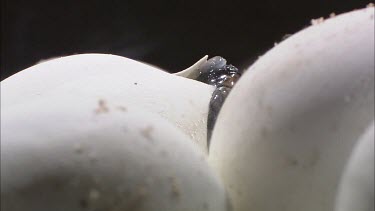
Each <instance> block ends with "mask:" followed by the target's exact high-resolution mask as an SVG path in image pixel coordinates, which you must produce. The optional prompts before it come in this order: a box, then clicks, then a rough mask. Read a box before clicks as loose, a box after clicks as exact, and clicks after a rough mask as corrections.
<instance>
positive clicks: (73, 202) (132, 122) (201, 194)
mask: <svg viewBox="0 0 375 211" xmlns="http://www.w3.org/2000/svg"><path fill="white" fill-rule="evenodd" d="M140 81H141V80H140ZM140 83H141V82H140ZM70 99H75V100H76V101H72V102H70V101H68V100H70ZM117 103H118V101H111V100H108V101H101V100H99V101H98V100H96V99H87V98H85V99H83V100H81V101H80V99H79V97H73V98H72V97H70V96H67V95H65V96H64V95H63V96H55V97H50V98H43V99H39V100H34V101H32V102H29V103H27V104H23V103H19V104H18V105H14V106H11V107H7V108H5V109H4V110H2V115H1V210H7V211H24V210H30V211H67V210H69V211H78V210H111V211H117V210H118V211H120V210H121V211H126V210H129V211H135V210H137V211H138V210H139V211H154V210H164V211H193V210H194V211H195V210H196V211H198V210H202V211H203V210H212V211H227V210H228V209H229V208H228V207H229V201H228V198H227V196H226V193H225V189H224V186H223V185H222V183H221V181H220V180H219V179H218V177H217V176H216V175H215V173H214V172H213V171H212V170H211V169H210V167H209V166H208V163H207V160H206V156H205V154H204V153H203V152H201V150H200V149H199V147H198V146H195V145H194V144H193V143H192V142H191V141H189V138H188V136H187V135H185V134H184V133H183V132H181V131H180V130H178V129H177V128H176V127H175V126H173V125H172V124H171V123H169V122H168V121H166V120H164V119H162V118H161V117H159V116H157V115H155V114H151V113H148V112H146V111H142V110H139V108H134V107H127V109H126V110H124V109H123V108H119V107H118V104H117Z"/></svg>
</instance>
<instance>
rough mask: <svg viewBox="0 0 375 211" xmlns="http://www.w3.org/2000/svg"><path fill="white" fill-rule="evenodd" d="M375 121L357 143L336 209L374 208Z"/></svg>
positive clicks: (369, 210)
mask: <svg viewBox="0 0 375 211" xmlns="http://www.w3.org/2000/svg"><path fill="white" fill-rule="evenodd" d="M374 138H375V137H374V123H372V125H371V126H370V127H368V129H367V130H366V131H365V133H364V134H363V135H362V136H361V138H360V139H359V141H358V143H357V144H356V146H355V148H354V150H353V153H352V155H351V157H350V159H349V162H348V164H347V166H346V168H345V171H344V174H343V177H342V179H341V182H340V186H339V191H338V197H337V201H336V202H337V203H336V209H335V210H336V211H353V210H361V211H373V210H374Z"/></svg>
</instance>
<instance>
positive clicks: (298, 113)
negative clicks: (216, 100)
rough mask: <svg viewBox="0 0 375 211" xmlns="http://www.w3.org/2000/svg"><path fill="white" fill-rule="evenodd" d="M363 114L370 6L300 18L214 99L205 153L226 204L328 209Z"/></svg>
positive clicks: (246, 209) (369, 65)
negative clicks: (299, 24) (303, 23)
mask: <svg viewBox="0 0 375 211" xmlns="http://www.w3.org/2000/svg"><path fill="white" fill-rule="evenodd" d="M249 39H250V38H249ZM373 119H374V8H373V7H372V8H366V9H362V10H357V11H354V12H350V13H346V14H343V15H339V16H336V17H334V18H331V19H329V20H326V21H324V22H322V23H318V24H315V25H313V26H311V27H308V28H306V29H304V30H302V31H300V32H298V33H296V34H295V35H293V36H291V37H290V38H288V39H286V40H285V41H283V42H282V43H280V44H279V45H277V46H276V47H274V48H273V49H271V50H270V51H269V52H267V53H266V54H265V55H264V56H262V57H261V58H260V59H259V60H258V61H256V63H255V64H254V65H252V66H251V67H250V68H249V69H248V70H247V72H245V73H244V75H243V76H242V78H241V79H240V80H239V81H238V82H237V84H236V86H235V87H234V88H233V89H232V91H231V93H230V94H229V96H228V98H227V100H226V102H225V103H224V105H223V107H222V110H221V112H220V114H219V117H218V120H217V122H216V127H215V128H214V131H213V136H212V140H211V146H210V154H209V161H210V163H211V165H212V166H213V167H214V168H215V169H216V170H217V171H218V172H219V174H220V175H221V177H222V179H223V181H224V183H225V185H226V186H227V188H228V191H229V194H230V197H231V199H232V202H233V206H234V210H236V211H275V210H280V211H281V210H287V211H301V210H303V211H332V210H333V209H334V203H335V194H336V191H337V186H338V183H339V180H340V176H341V174H342V172H343V169H344V166H345V164H346V162H347V160H348V159H349V156H350V154H351V151H352V149H353V146H354V145H355V144H356V141H357V140H358V137H359V136H360V135H361V134H362V133H363V131H364V130H365V129H366V128H367V126H368V125H369V124H370V123H371V122H372V121H373Z"/></svg>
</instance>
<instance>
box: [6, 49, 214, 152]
mask: <svg viewBox="0 0 375 211" xmlns="http://www.w3.org/2000/svg"><path fill="white" fill-rule="evenodd" d="M206 59H207V57H204V58H202V59H201V60H200V61H199V62H200V63H202V62H204V61H205V60H206ZM199 62H198V63H199ZM198 63H197V64H196V65H193V67H191V68H188V69H187V70H188V71H182V72H189V73H191V72H194V70H195V68H196V66H197V65H198ZM213 90H214V88H213V87H212V86H209V85H207V84H203V83H200V82H198V81H194V80H191V79H188V78H184V77H180V76H176V75H173V74H169V73H167V72H164V71H162V70H160V69H157V68H155V67H152V66H149V65H147V64H143V63H140V62H137V61H133V60H131V59H127V58H124V57H120V56H115V55H108V54H81V55H73V56H67V57H62V58H57V59H52V60H48V61H46V62H42V63H40V64H37V65H35V66H32V67H30V68H27V69H25V70H23V71H21V72H19V73H17V74H15V75H13V76H11V77H9V78H7V79H5V80H3V81H2V82H1V107H2V108H6V107H9V106H16V105H18V104H23V105H26V104H28V103H29V102H30V101H33V100H36V99H42V98H43V99H44V98H50V97H53V96H60V97H63V98H64V99H66V103H70V102H71V103H73V101H72V99H73V98H81V99H82V100H83V99H86V98H89V99H91V98H103V99H106V100H110V101H112V102H114V103H117V104H118V105H121V106H123V107H128V106H133V107H139V108H142V109H143V110H145V111H148V112H151V113H155V114H158V115H159V116H161V117H163V118H164V119H166V120H168V121H169V122H171V123H173V124H174V125H175V126H177V127H178V128H180V129H181V130H182V131H183V132H184V133H185V134H187V135H188V136H190V138H191V139H192V140H193V141H194V142H195V143H196V144H198V145H199V146H200V147H201V148H202V150H203V151H204V152H206V151H207V141H206V140H207V139H206V136H207V133H206V131H207V127H206V124H207V115H208V104H209V101H210V99H211V95H212V92H213ZM64 96H69V97H71V98H72V99H70V98H68V97H64ZM48 103H53V102H52V101H51V102H48Z"/></svg>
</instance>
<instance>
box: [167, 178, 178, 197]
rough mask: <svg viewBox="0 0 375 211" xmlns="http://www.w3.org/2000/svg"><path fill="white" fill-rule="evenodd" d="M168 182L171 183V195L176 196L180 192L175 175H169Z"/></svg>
mask: <svg viewBox="0 0 375 211" xmlns="http://www.w3.org/2000/svg"><path fill="white" fill-rule="evenodd" d="M168 179H169V182H170V184H171V196H172V197H176V198H178V197H179V196H180V194H181V192H180V188H179V187H178V183H177V180H176V178H175V177H169V178H168Z"/></svg>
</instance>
